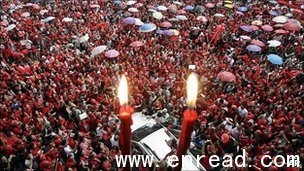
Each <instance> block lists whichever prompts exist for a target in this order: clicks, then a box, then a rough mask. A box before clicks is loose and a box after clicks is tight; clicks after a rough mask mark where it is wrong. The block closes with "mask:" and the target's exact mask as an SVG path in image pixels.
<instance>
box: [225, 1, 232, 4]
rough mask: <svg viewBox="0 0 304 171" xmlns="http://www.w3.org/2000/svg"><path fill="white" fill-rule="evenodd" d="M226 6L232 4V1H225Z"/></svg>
mask: <svg viewBox="0 0 304 171" xmlns="http://www.w3.org/2000/svg"><path fill="white" fill-rule="evenodd" d="M224 3H226V4H232V1H224Z"/></svg>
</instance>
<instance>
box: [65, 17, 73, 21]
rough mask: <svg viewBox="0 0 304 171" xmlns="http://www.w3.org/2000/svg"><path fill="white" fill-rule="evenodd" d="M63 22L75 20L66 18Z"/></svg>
mask: <svg viewBox="0 0 304 171" xmlns="http://www.w3.org/2000/svg"><path fill="white" fill-rule="evenodd" d="M62 21H63V22H72V21H73V19H72V18H67V17H66V18H63V19H62Z"/></svg>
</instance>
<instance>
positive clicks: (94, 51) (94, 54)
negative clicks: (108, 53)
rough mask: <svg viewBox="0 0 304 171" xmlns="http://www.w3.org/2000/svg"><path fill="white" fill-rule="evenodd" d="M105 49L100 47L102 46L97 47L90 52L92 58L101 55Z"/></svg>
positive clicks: (103, 46) (105, 47)
mask: <svg viewBox="0 0 304 171" xmlns="http://www.w3.org/2000/svg"><path fill="white" fill-rule="evenodd" d="M106 49H107V46H105V45H102V46H97V47H95V48H94V49H93V50H92V52H91V53H92V57H94V56H96V55H98V54H100V53H102V52H103V51H105V50H106Z"/></svg>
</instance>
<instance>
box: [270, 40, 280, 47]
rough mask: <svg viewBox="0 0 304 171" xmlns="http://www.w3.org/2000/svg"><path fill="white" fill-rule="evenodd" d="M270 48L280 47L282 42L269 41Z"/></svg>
mask: <svg viewBox="0 0 304 171" xmlns="http://www.w3.org/2000/svg"><path fill="white" fill-rule="evenodd" d="M267 44H268V46H269V47H278V46H280V45H281V42H279V41H277V40H269V41H268V42H267Z"/></svg>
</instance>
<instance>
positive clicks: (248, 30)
mask: <svg viewBox="0 0 304 171" xmlns="http://www.w3.org/2000/svg"><path fill="white" fill-rule="evenodd" d="M240 28H241V29H242V30H244V31H246V32H252V28H251V27H250V26H240Z"/></svg>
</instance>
